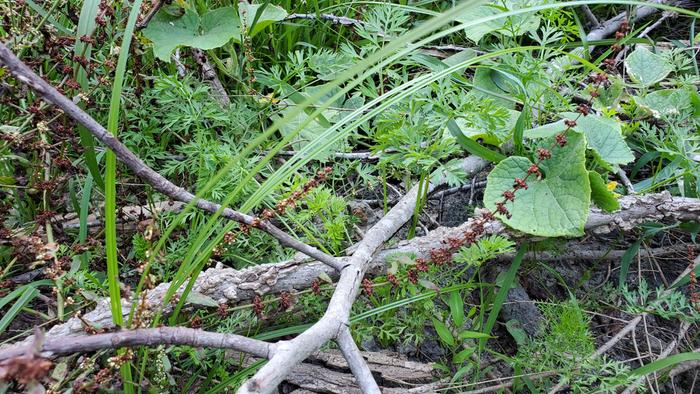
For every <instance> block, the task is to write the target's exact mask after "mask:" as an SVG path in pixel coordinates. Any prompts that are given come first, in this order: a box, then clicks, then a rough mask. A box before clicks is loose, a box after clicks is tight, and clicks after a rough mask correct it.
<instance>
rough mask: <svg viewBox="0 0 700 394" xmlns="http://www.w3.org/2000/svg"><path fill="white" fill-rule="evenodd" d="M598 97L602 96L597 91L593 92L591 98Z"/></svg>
mask: <svg viewBox="0 0 700 394" xmlns="http://www.w3.org/2000/svg"><path fill="white" fill-rule="evenodd" d="M598 96H600V93H598V91H597V90H591V97H593V98H596V97H598Z"/></svg>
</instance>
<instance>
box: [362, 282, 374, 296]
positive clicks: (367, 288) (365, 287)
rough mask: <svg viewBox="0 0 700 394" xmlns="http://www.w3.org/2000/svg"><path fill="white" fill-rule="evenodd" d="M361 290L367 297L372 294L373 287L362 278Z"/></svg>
mask: <svg viewBox="0 0 700 394" xmlns="http://www.w3.org/2000/svg"><path fill="white" fill-rule="evenodd" d="M362 290H364V292H365V294H367V296H371V295H372V294H373V293H374V287H372V281H371V280H369V279H367V278H364V279H362Z"/></svg>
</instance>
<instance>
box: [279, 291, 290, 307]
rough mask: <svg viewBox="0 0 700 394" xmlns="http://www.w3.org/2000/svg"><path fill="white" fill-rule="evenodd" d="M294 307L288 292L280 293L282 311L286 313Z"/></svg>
mask: <svg viewBox="0 0 700 394" xmlns="http://www.w3.org/2000/svg"><path fill="white" fill-rule="evenodd" d="M291 306H292V295H291V294H289V292H287V291H283V292H281V293H280V309H282V310H283V311H286V310H287V309H289V307H291Z"/></svg>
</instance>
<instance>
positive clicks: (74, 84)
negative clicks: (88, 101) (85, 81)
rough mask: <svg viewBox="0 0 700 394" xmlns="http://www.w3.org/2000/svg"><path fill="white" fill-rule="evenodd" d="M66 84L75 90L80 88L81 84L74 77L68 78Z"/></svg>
mask: <svg viewBox="0 0 700 394" xmlns="http://www.w3.org/2000/svg"><path fill="white" fill-rule="evenodd" d="M66 86H68V87H69V88H71V89H73V90H78V89H80V84H79V83H78V81H76V80H75V79H73V78H69V79H67V80H66Z"/></svg>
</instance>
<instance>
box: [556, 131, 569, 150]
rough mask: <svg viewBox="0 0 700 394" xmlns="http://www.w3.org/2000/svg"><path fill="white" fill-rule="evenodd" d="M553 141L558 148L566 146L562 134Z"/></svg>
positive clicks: (564, 137)
mask: <svg viewBox="0 0 700 394" xmlns="http://www.w3.org/2000/svg"><path fill="white" fill-rule="evenodd" d="M555 139H556V141H557V144H559V146H561V147H562V148H563V147H564V146H566V143H567V140H566V136H565V135H564V134H557V136H556V137H555Z"/></svg>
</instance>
